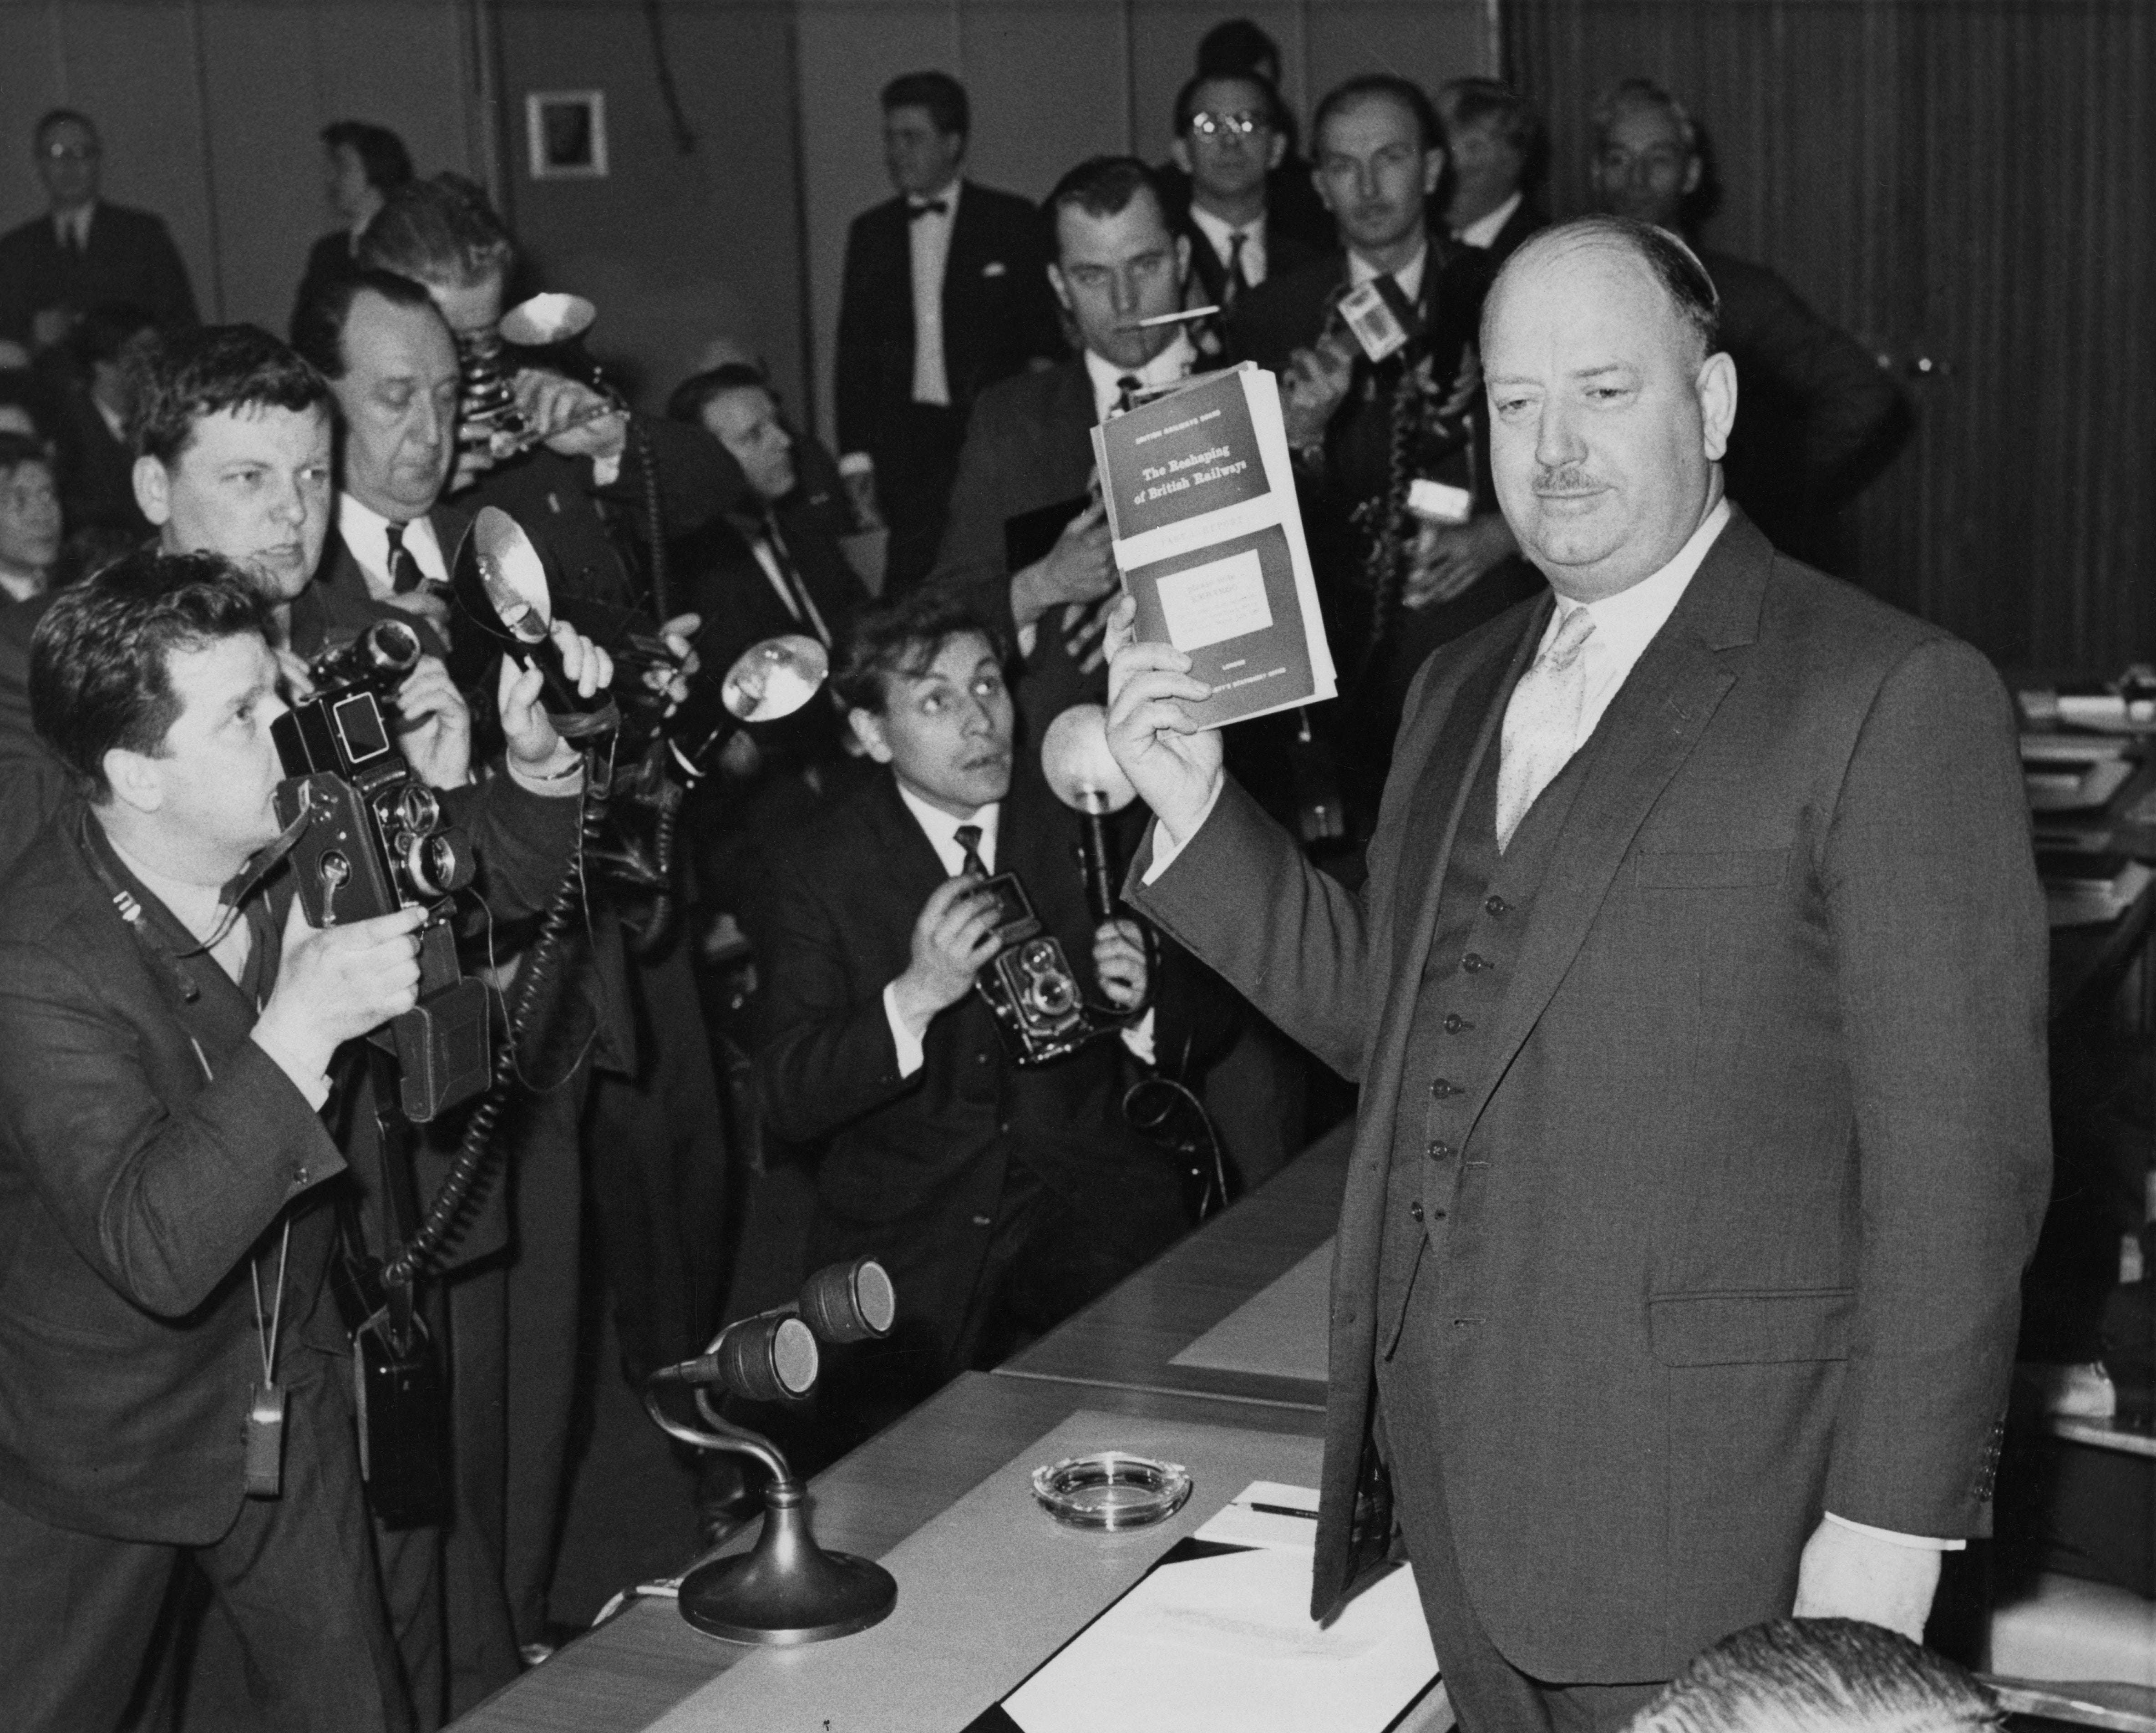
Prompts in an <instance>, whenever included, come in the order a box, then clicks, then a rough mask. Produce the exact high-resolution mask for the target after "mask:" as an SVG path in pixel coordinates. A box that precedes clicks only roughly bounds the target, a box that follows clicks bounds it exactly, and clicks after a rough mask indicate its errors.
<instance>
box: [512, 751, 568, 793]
mask: <svg viewBox="0 0 2156 1733" xmlns="http://www.w3.org/2000/svg"><path fill="white" fill-rule="evenodd" d="M501 763H502V768H503V769H505V770H506V771H507V772H509V780H510V781H511V782H514V783H516V786H517V787H520V788H521V789H522V790H524V792H526V793H527V794H539V795H544V796H545V797H547V798H548V799H549V800H557V799H560V798H562V797H564V796H567V795H571V794H582V793H583V792H584V778H583V759H582V755H579V756H578V761H577V766H576V768H575V771H574V772H573V773H572V774H570V775H567V776H560V777H535V776H531V775H529V774H527V773H526V772H524V771H521V770H520V769H518V768H517V766H516V760H515V759H513V758H511V757H509V756H506V755H505V756H503V758H502V761H501Z"/></svg>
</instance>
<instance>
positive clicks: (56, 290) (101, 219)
mask: <svg viewBox="0 0 2156 1733" xmlns="http://www.w3.org/2000/svg"><path fill="white" fill-rule="evenodd" d="M115 301H118V302H126V303H127V304H128V305H132V306H136V307H140V308H141V310H143V311H144V312H145V313H146V314H148V315H150V318H151V321H152V322H153V323H154V324H155V325H156V326H157V329H158V330H160V331H190V330H193V327H194V326H195V324H196V323H197V320H196V315H195V295H194V290H193V287H192V286H191V285H189V283H188V281H187V266H186V265H184V264H182V263H181V262H180V254H179V249H177V248H176V247H174V246H173V244H172V236H171V235H170V234H169V233H167V232H166V229H165V225H164V223H163V222H162V220H161V219H160V218H157V217H154V216H152V215H151V213H149V212H147V211H134V210H130V209H128V208H127V207H126V206H125V205H115V204H107V203H104V202H103V201H102V200H100V201H99V202H98V203H96V204H95V206H93V207H92V208H91V212H90V228H89V233H87V235H85V237H83V239H82V242H81V244H80V245H78V244H76V243H75V241H74V238H73V237H72V236H70V238H68V239H65V240H63V239H62V238H61V237H60V234H59V229H58V228H57V227H56V226H55V223H54V218H52V217H51V216H50V215H45V216H42V217H33V218H31V219H30V220H29V221H28V223H20V224H18V225H17V226H16V227H15V228H11V229H9V230H8V233H5V234H4V235H0V337H6V338H8V339H10V340H12V341H15V342H18V343H24V344H27V343H28V342H30V341H31V326H32V323H33V320H35V318H36V316H37V315H38V314H39V313H41V312H43V311H44V310H46V309H47V308H52V307H58V308H63V309H65V310H67V311H68V312H69V314H71V315H80V314H83V313H87V312H88V311H89V310H90V309H91V308H92V307H96V306H102V305H105V304H106V303H107V302H115Z"/></svg>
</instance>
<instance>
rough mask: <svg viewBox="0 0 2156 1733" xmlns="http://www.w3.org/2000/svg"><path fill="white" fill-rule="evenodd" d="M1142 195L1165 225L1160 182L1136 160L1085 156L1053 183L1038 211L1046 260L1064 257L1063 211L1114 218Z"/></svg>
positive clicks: (1118, 157)
mask: <svg viewBox="0 0 2156 1733" xmlns="http://www.w3.org/2000/svg"><path fill="white" fill-rule="evenodd" d="M1141 192H1148V193H1151V194H1152V202H1153V208H1154V209H1156V210H1158V212H1159V213H1161V221H1162V222H1163V223H1166V222H1167V221H1168V201H1167V200H1166V199H1165V198H1163V197H1161V192H1160V182H1158V181H1157V180H1155V179H1154V178H1153V172H1152V170H1151V169H1149V168H1147V167H1146V166H1145V164H1143V163H1142V162H1139V161H1138V159H1137V157H1135V156H1088V157H1087V158H1086V160H1085V161H1084V162H1081V163H1080V164H1079V165H1078V166H1077V167H1075V168H1074V169H1072V170H1071V171H1070V172H1069V173H1068V174H1066V175H1065V176H1064V177H1063V178H1062V179H1061V180H1060V181H1058V182H1056V183H1055V187H1054V189H1053V190H1052V191H1051V192H1050V193H1049V195H1048V197H1047V199H1046V201H1045V203H1043V204H1042V206H1041V208H1040V213H1041V215H1042V216H1043V217H1044V218H1046V219H1047V222H1048V256H1049V257H1050V258H1051V259H1060V258H1061V257H1062V256H1063V244H1062V236H1061V234H1060V230H1059V224H1060V219H1061V218H1062V214H1063V213H1064V212H1065V211H1066V210H1071V211H1083V212H1085V213H1086V215H1087V216H1089V217H1113V216H1116V215H1118V214H1120V213H1122V212H1124V211H1127V210H1128V209H1129V208H1130V207H1131V201H1132V199H1134V198H1136V197H1137V196H1138V194H1140V193H1141Z"/></svg>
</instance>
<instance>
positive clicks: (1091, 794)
mask: <svg viewBox="0 0 2156 1733" xmlns="http://www.w3.org/2000/svg"><path fill="white" fill-rule="evenodd" d="M1040 770H1041V774H1042V775H1043V776H1045V777H1046V778H1047V779H1048V786H1049V787H1050V788H1051V789H1052V790H1054V791H1055V797H1056V798H1057V799H1058V800H1060V801H1061V802H1063V804H1064V805H1065V806H1066V807H1074V808H1076V809H1077V810H1078V811H1079V812H1081V813H1120V812H1122V809H1123V808H1125V807H1127V806H1128V805H1129V804H1130V803H1131V802H1132V801H1134V800H1136V799H1137V797H1138V792H1137V789H1136V788H1134V787H1132V786H1131V779H1130V778H1129V777H1127V776H1125V775H1124V774H1123V767H1122V766H1121V765H1120V764H1118V763H1116V757H1115V754H1114V753H1112V752H1111V751H1109V750H1108V713H1107V712H1106V710H1102V709H1101V706H1100V705H1097V704H1074V705H1071V706H1070V709H1068V710H1065V711H1064V712H1063V713H1062V714H1061V715H1059V716H1058V717H1056V719H1055V720H1054V721H1053V722H1050V724H1049V725H1048V731H1047V732H1046V733H1045V734H1044V735H1042V736H1041V737H1040Z"/></svg>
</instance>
